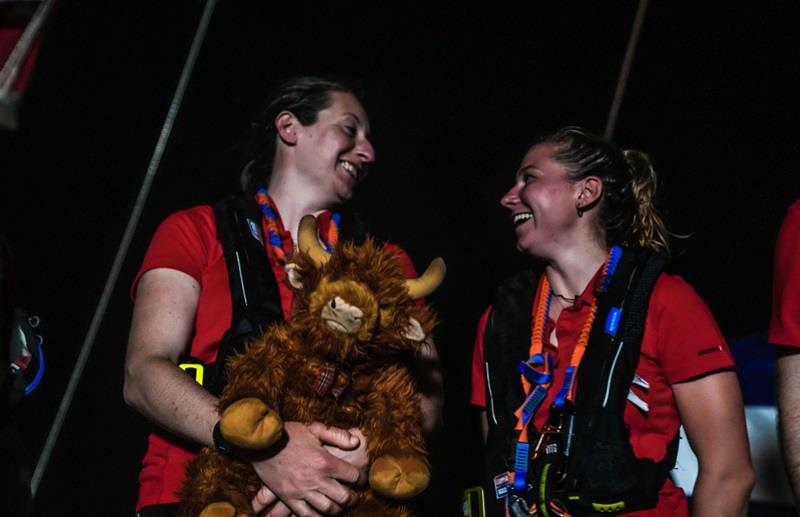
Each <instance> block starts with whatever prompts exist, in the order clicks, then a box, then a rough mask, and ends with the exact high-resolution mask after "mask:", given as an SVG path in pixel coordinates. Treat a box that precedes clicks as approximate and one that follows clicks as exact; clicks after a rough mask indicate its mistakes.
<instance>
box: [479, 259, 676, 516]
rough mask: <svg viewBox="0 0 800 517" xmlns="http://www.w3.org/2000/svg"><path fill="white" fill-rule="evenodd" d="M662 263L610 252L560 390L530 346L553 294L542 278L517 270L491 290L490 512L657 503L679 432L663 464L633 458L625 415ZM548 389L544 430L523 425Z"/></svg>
mask: <svg viewBox="0 0 800 517" xmlns="http://www.w3.org/2000/svg"><path fill="white" fill-rule="evenodd" d="M665 263H666V259H665V257H664V256H663V255H661V254H649V253H647V252H644V251H642V250H628V249H626V250H624V251H623V250H622V249H621V248H614V249H612V250H611V252H610V254H609V259H608V261H607V262H606V265H605V266H604V267H605V269H604V272H603V275H604V276H603V278H602V279H601V281H600V282H599V286H600V287H599V288H598V290H597V292H596V298H595V303H594V304H593V306H592V307H591V309H590V318H589V319H587V323H586V324H585V325H584V329H583V332H582V334H586V335H587V337H588V339H583V338H581V339H579V345H580V341H584V342H586V341H588V346H586V347H585V349H581V347H580V346H576V349H575V351H574V352H573V357H572V361H571V362H570V365H569V366H568V367H567V369H566V373H565V380H564V383H563V385H562V386H551V383H552V357H551V356H550V354H549V352H545V351H544V350H543V349H541V346H538V347H537V345H536V343H537V341H539V342H540V340H541V339H542V338H541V334H539V335H537V332H538V333H541V332H542V331H543V330H542V329H543V321H541V322H540V321H537V320H539V319H544V317H546V315H547V312H546V308H542V304H548V303H549V298H550V296H551V295H550V292H549V291H550V290H549V288H548V287H547V282H546V278H545V277H544V276H543V275H540V274H539V273H536V272H530V271H529V272H523V273H520V274H518V275H516V276H514V277H512V278H511V279H510V280H508V281H507V282H506V283H505V284H504V285H503V286H501V287H500V289H498V291H497V295H496V298H495V303H494V305H493V310H492V314H491V317H490V320H489V324H488V325H487V329H486V334H485V336H484V346H485V359H486V364H485V367H486V387H487V410H488V413H489V420H490V429H489V436H488V439H487V474H488V475H489V476H490V477H491V479H490V480H487V481H488V483H487V484H488V485H489V487H490V488H491V489H492V491H493V492H494V493H495V496H496V500H497V502H498V503H499V504H498V505H497V506H498V507H497V508H496V512H495V513H500V511H501V510H504V511H505V513H506V515H513V516H528V515H544V516H545V517H549V516H551V515H554V516H564V515H610V514H615V513H620V512H623V511H624V512H628V511H632V510H636V509H643V508H650V507H653V506H655V504H656V502H657V499H658V491H659V489H660V488H661V486H662V485H663V483H664V481H665V479H666V477H667V475H668V473H669V470H670V469H671V468H672V466H673V465H674V462H675V455H676V454H677V435H676V436H675V437H674V438H673V440H672V442H671V444H670V446H669V448H668V451H667V454H666V456H665V457H664V459H662V460H661V461H659V462H654V461H653V460H650V459H640V458H636V457H635V456H634V454H633V449H632V448H631V445H630V442H629V436H628V429H627V426H626V425H625V422H624V419H623V417H624V410H625V404H626V400H627V398H628V392H629V390H630V387H631V383H632V382H633V379H634V375H635V369H636V365H637V364H638V361H639V353H640V348H641V341H642V336H643V334H644V325H645V319H646V316H647V308H648V304H649V300H650V295H651V293H652V290H653V287H654V285H655V282H656V279H657V278H658V275H659V274H660V273H661V271H662V269H663V267H664V265H665ZM532 300H533V301H534V303H533V307H532V303H531V301H532ZM537 306H538V308H539V310H537ZM532 309H533V310H532ZM542 314H543V315H544V316H543V317H542V316H541V315H542ZM537 315H538V316H537ZM581 356H582V357H581ZM512 372H520V373H521V375H522V382H520V378H519V377H517V376H515V375H513V374H512ZM551 389H556V390H558V391H557V394H558V395H557V397H556V398H555V403H554V405H553V407H552V408H550V413H549V419H548V421H547V424H546V425H544V426H543V427H542V429H539V430H536V429H534V428H533V426H532V425H529V424H530V423H531V421H532V418H533V414H534V413H535V412H536V410H537V406H538V405H539V404H540V403H541V401H542V400H544V398H545V396H546V395H547V391H548V390H551ZM490 499H492V498H490Z"/></svg>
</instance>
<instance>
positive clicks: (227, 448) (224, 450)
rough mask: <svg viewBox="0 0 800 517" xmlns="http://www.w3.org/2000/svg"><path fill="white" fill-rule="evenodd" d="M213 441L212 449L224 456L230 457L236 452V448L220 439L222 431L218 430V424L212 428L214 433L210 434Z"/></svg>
mask: <svg viewBox="0 0 800 517" xmlns="http://www.w3.org/2000/svg"><path fill="white" fill-rule="evenodd" d="M211 436H212V438H213V439H214V447H216V449H217V450H218V451H219V452H220V453H221V454H224V455H225V456H230V455H231V454H233V452H234V451H235V450H236V447H235V446H234V445H233V444H232V443H231V442H229V441H228V440H226V439H225V438H223V437H222V431H220V430H219V422H217V424H216V425H215V426H214V432H212V433H211Z"/></svg>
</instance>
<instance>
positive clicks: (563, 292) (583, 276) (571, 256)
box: [545, 242, 608, 298]
mask: <svg viewBox="0 0 800 517" xmlns="http://www.w3.org/2000/svg"><path fill="white" fill-rule="evenodd" d="M606 258H608V250H607V249H606V247H605V246H604V245H600V244H599V243H597V242H592V243H591V244H589V245H586V246H581V247H577V248H574V249H571V250H568V252H564V253H562V254H561V255H560V257H559V258H558V259H557V260H550V261H548V262H547V265H546V266H545V274H546V275H547V280H548V281H549V282H550V287H551V288H552V289H553V293H556V294H558V295H560V296H562V297H566V298H573V297H576V296H580V294H581V293H582V292H583V291H584V289H586V286H587V285H588V284H589V282H590V281H591V280H592V278H593V277H594V275H595V273H597V270H598V269H600V266H602V265H603V263H604V262H605V261H606Z"/></svg>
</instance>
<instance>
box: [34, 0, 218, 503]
mask: <svg viewBox="0 0 800 517" xmlns="http://www.w3.org/2000/svg"><path fill="white" fill-rule="evenodd" d="M215 5H216V0H207V1H206V5H205V8H204V9H203V15H202V17H201V18H200V22H199V23H198V25H197V30H196V31H195V34H194V39H193V40H192V46H191V48H190V49H189V55H188V56H187V58H186V62H185V63H184V65H183V71H182V72H181V76H180V79H179V81H178V85H177V87H176V88H175V93H174V95H173V96H172V102H171V103H170V105H169V110H168V111H167V115H166V118H165V119H164V125H163V126H162V127H161V134H160V135H159V137H158V141H157V142H156V146H155V148H154V149H153V156H152V157H151V158H150V163H149V165H148V167H147V172H146V174H145V177H144V181H143V182H142V187H141V189H140V190H139V195H138V197H137V198H136V203H135V204H134V207H133V210H132V211H131V215H130V218H129V219H128V225H127V227H126V228H125V233H124V234H123V236H122V242H121V243H120V245H119V249H118V250H117V255H116V257H114V263H113V264H112V266H111V271H110V272H109V274H108V278H107V279H106V284H105V286H104V288H103V293H102V295H101V296H100V301H99V302H98V304H97V309H96V310H95V313H94V316H93V318H92V322H91V324H90V325H89V330H88V331H87V333H86V338H85V339H84V342H83V346H82V348H81V351H80V354H79V355H78V360H77V361H76V363H75V368H74V370H73V372H72V376H71V377H70V380H69V384H68V385H67V389H66V391H65V392H64V396H63V398H62V399H61V405H60V406H59V408H58V413H56V417H55V419H54V420H53V425H52V427H51V428H50V433H49V434H48V435H47V441H46V442H45V445H44V448H43V449H42V453H41V455H40V456H39V461H38V463H37V464H36V469H35V470H34V472H33V476H32V478H31V496H32V497H33V498H35V497H36V492H37V491H38V489H39V484H40V483H41V480H42V477H43V476H44V471H45V469H46V468H47V464H48V462H49V461H50V456H51V455H52V452H53V448H54V446H55V443H56V440H57V439H58V435H59V433H60V432H61V428H62V426H63V424H64V420H65V419H66V415H67V412H68V411H69V407H70V405H71V403H72V399H73V397H74V395H75V391H76V389H77V387H78V383H79V382H80V378H81V376H82V374H83V370H84V367H85V366H86V362H87V361H88V359H89V354H90V353H91V350H92V346H93V345H94V341H95V337H96V336H97V332H98V330H99V328H100V324H101V323H102V321H103V316H104V315H105V311H106V308H107V307H108V303H109V301H110V299H111V294H112V292H113V291H114V287H115V285H116V283H117V279H118V278H119V273H120V270H121V269H122V263H123V262H124V261H125V256H126V255H127V253H128V248H129V247H130V243H131V240H132V239H133V233H134V231H135V230H136V226H137V225H138V223H139V219H140V217H141V214H142V211H143V209H144V204H145V201H146V200H147V196H148V194H149V192H150V188H151V185H152V183H153V178H154V177H155V174H156V171H157V170H158V166H159V164H160V163H161V157H162V156H163V154H164V149H165V148H166V145H167V140H168V139H169V136H170V133H171V132H172V127H173V125H174V124H175V118H176V117H177V115H178V109H179V108H180V105H181V103H182V102H183V95H184V93H185V92H186V87H187V85H188V83H189V79H190V77H191V75H192V69H193V68H194V64H195V61H197V56H198V54H199V53H200V47H201V46H202V44H203V40H204V39H205V35H206V32H207V30H208V25H209V22H210V20H211V15H212V14H213V12H214V7H215Z"/></svg>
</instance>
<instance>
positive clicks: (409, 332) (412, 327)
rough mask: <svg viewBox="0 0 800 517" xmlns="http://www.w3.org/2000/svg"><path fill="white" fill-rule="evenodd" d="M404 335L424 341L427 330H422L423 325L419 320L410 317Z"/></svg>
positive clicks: (414, 339)
mask: <svg viewBox="0 0 800 517" xmlns="http://www.w3.org/2000/svg"><path fill="white" fill-rule="evenodd" d="M403 337H404V338H406V339H410V340H412V341H423V340H425V331H424V330H422V325H420V324H419V322H418V321H417V320H415V319H414V318H409V319H408V326H407V327H406V329H405V330H404V331H403Z"/></svg>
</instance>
